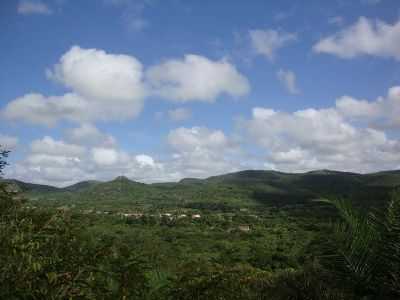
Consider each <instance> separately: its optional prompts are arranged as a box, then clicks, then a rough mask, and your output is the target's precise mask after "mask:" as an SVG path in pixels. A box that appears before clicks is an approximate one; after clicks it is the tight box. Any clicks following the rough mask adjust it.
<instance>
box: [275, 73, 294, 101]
mask: <svg viewBox="0 0 400 300" xmlns="http://www.w3.org/2000/svg"><path fill="white" fill-rule="evenodd" d="M276 76H277V77H278V79H279V81H280V82H281V83H282V84H283V85H284V87H285V88H286V90H287V91H288V92H289V93H290V94H292V95H297V94H299V93H300V90H299V88H298V87H297V84H296V75H295V74H294V73H293V71H290V70H283V69H280V70H279V71H278V72H277V73H276Z"/></svg>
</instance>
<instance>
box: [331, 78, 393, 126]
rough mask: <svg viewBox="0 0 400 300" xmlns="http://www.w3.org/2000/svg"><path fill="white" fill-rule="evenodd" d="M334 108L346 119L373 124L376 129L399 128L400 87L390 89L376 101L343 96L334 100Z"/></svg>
mask: <svg viewBox="0 0 400 300" xmlns="http://www.w3.org/2000/svg"><path fill="white" fill-rule="evenodd" d="M336 108H337V110H338V111H339V112H340V113H342V114H343V115H344V116H346V117H349V118H354V119H358V120H365V121H367V122H373V125H374V126H376V127H378V128H400V86H394V87H392V88H390V89H389V90H388V92H387V95H386V96H385V97H379V98H378V99H377V100H376V101H367V100H358V99H355V98H352V97H349V96H343V97H341V98H339V99H337V100H336Z"/></svg>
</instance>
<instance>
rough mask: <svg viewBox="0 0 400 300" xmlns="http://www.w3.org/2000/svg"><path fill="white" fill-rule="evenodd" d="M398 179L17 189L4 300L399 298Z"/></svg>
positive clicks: (233, 177) (2, 237)
mask: <svg viewBox="0 0 400 300" xmlns="http://www.w3.org/2000/svg"><path fill="white" fill-rule="evenodd" d="M7 156H8V152H7V151H3V152H2V153H1V164H0V166H1V169H2V170H3V169H4V167H5V166H6V164H7V163H6V158H7ZM326 176H327V177H326ZM397 176H398V173H396V172H392V173H381V174H372V175H368V176H361V175H356V174H347V173H343V174H342V173H334V172H330V171H327V170H324V171H317V172H313V173H311V174H305V175H304V174H303V175H299V174H297V175H290V174H285V173H276V174H275V173H268V172H261V171H258V172H256V171H254V172H251V171H246V172H243V173H240V174H228V175H223V176H219V177H218V176H217V177H212V178H209V179H207V180H195V179H185V180H183V181H181V182H180V183H176V184H174V183H165V184H154V185H150V186H148V185H144V184H140V183H136V182H132V181H130V180H129V179H127V178H123V177H120V178H117V179H115V180H114V181H111V182H106V183H101V182H84V183H80V184H78V185H75V186H71V187H68V188H65V189H59V188H54V187H49V186H41V185H34V184H27V183H22V182H17V181H11V180H3V181H2V182H1V195H0V283H1V289H0V299H399V298H400V275H399V274H400V193H399V191H398V183H399V182H400V181H398V177H397ZM308 177H310V178H308Z"/></svg>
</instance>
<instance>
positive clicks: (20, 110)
mask: <svg viewBox="0 0 400 300" xmlns="http://www.w3.org/2000/svg"><path fill="white" fill-rule="evenodd" d="M47 75H48V77H49V78H52V79H54V80H57V81H58V82H60V83H62V84H64V85H65V86H66V87H67V88H69V89H71V90H72V92H70V93H67V94H64V95H62V96H49V97H46V96H44V95H42V94H39V93H30V94H26V95H24V96H22V97H19V98H17V99H15V100H13V101H11V102H9V103H8V104H7V106H6V107H5V109H4V110H3V115H4V116H5V117H6V118H7V119H9V120H23V121H26V122H30V123H34V124H41V125H47V126H53V125H55V124H56V123H57V122H58V121H60V120H68V121H73V122H78V123H83V122H89V121H96V120H101V121H110V120H123V119H128V118H134V117H136V116H137V115H138V114H139V112H140V111H141V109H142V106H143V99H144V96H145V89H144V84H143V82H142V65H141V64H140V62H139V61H138V60H136V59H135V58H134V57H132V56H128V55H114V54H108V53H106V52H105V51H102V50H97V49H82V48H80V47H78V46H74V47H72V48H71V49H70V50H69V51H68V52H67V53H65V54H64V55H63V56H62V57H61V59H60V62H59V63H58V64H57V65H56V66H55V67H54V69H53V70H48V71H47Z"/></svg>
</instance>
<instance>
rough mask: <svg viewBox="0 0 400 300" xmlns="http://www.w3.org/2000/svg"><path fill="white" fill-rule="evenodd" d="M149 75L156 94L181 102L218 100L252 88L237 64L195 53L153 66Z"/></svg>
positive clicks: (148, 72)
mask: <svg viewBox="0 0 400 300" xmlns="http://www.w3.org/2000/svg"><path fill="white" fill-rule="evenodd" d="M147 78H148V80H149V83H150V84H151V86H152V87H153V89H154V92H155V94H157V95H159V96H161V97H165V98H167V99H171V100H175V101H180V102H186V101H195V100H197V101H206V102H214V101H215V99H216V98H217V97H218V96H220V95H221V94H228V95H231V96H234V97H239V96H243V95H245V94H247V93H248V92H249V90H250V86H249V83H248V80H247V79H246V77H244V76H243V75H242V74H240V73H239V72H238V71H237V69H236V67H235V66H234V65H232V64H230V63H229V62H227V61H226V60H219V61H212V60H210V59H208V58H206V57H203V56H199V55H193V54H189V55H185V57H184V59H183V60H175V59H173V60H168V61H166V62H165V63H162V64H160V65H157V66H153V67H151V68H149V70H148V71H147Z"/></svg>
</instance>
